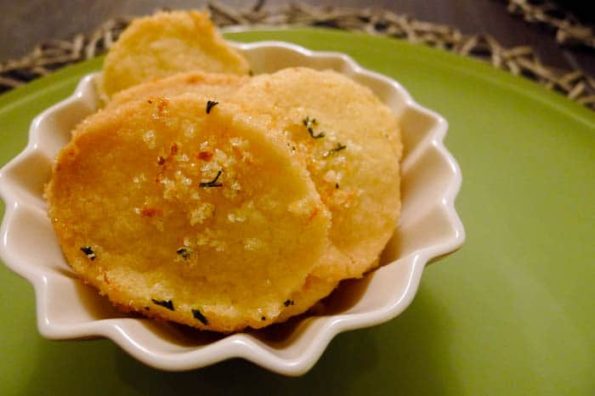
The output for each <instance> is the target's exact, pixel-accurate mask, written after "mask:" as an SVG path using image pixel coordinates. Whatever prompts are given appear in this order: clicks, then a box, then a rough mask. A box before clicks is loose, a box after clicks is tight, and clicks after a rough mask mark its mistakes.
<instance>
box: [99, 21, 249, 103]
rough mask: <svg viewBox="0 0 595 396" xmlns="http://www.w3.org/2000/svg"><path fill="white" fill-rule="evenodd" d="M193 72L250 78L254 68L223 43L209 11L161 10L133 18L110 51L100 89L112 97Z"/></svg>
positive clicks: (104, 66) (104, 65)
mask: <svg viewBox="0 0 595 396" xmlns="http://www.w3.org/2000/svg"><path fill="white" fill-rule="evenodd" d="M191 70H201V71H205V72H211V73H229V74H238V75H247V74H248V73H249V71H250V67H249V65H248V62H247V61H246V60H245V59H244V58H243V57H242V56H241V55H240V54H239V53H238V52H237V51H235V50H234V49H232V48H231V47H229V46H228V45H227V43H225V41H224V40H223V38H222V37H221V36H220V35H219V33H218V32H217V30H216V29H215V27H214V26H213V23H212V22H211V20H210V19H209V16H208V14H207V13H202V12H197V11H175V12H158V13H156V14H155V15H153V16H149V17H144V18H138V19H135V20H133V21H132V23H131V24H130V25H129V26H128V27H127V28H126V30H125V31H124V32H123V33H122V35H121V36H120V38H119V39H118V41H117V42H116V43H115V44H114V46H113V47H112V48H110V50H109V52H108V54H107V56H106V58H105V62H104V64H103V75H102V82H101V88H102V90H103V92H104V94H106V95H107V96H108V97H111V96H112V95H114V94H115V93H116V92H118V91H121V90H123V89H126V88H128V87H131V86H133V85H136V84H140V83H142V82H145V81H147V80H150V79H153V78H160V77H166V76H170V75H172V74H175V73H179V72H185V71H191Z"/></svg>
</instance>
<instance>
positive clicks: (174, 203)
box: [46, 95, 330, 332]
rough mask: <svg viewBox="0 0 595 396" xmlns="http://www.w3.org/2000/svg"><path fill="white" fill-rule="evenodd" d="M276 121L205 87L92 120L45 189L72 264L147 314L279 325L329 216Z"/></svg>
mask: <svg viewBox="0 0 595 396" xmlns="http://www.w3.org/2000/svg"><path fill="white" fill-rule="evenodd" d="M265 125H268V121H267V120H266V119H261V118H259V117H258V116H247V115H245V113H243V112H242V111H241V110H240V109H239V108H237V107H236V106H234V105H232V104H227V103H221V104H218V105H215V106H213V105H212V103H211V104H209V103H207V102H206V101H205V100H204V99H200V98H197V97H196V96H194V95H182V96H178V97H175V98H171V99H169V100H167V99H163V98H162V99H158V100H151V101H136V102H131V103H127V104H124V105H122V106H119V107H117V108H115V109H112V110H109V109H108V110H104V111H101V112H99V113H97V114H95V115H94V116H91V117H90V118H89V119H88V120H87V121H85V122H84V123H82V124H81V125H79V127H78V128H77V130H76V132H75V133H74V134H73V136H74V137H73V140H72V141H71V142H70V143H69V144H68V145H67V146H66V147H65V148H64V149H63V150H62V151H61V152H60V154H59V156H58V159H57V163H56V165H55V168H54V171H53V175H52V179H51V181H50V183H49V184H48V186H47V188H46V197H47V200H48V204H49V214H50V218H51V220H52V223H53V225H54V228H55V230H56V232H57V235H58V237H59V241H60V244H61V246H62V250H63V252H64V254H65V256H66V259H67V261H68V262H69V264H70V265H71V266H72V267H73V269H74V270H75V271H76V272H77V273H78V274H79V276H80V277H81V278H82V279H83V280H84V281H86V282H87V283H89V284H91V285H93V286H95V287H96V288H98V289H99V290H100V292H101V293H102V294H106V295H107V296H108V297H109V299H110V300H111V301H112V302H113V303H115V304H116V305H118V306H120V307H121V308H123V309H126V310H132V311H138V312H141V313H143V314H144V315H147V316H151V317H156V318H163V319H167V320H172V321H175V322H178V323H183V324H187V325H190V326H194V327H197V328H200V329H209V330H215V331H223V332H228V331H236V330H240V329H243V328H245V327H248V326H249V327H253V328H259V327H264V326H266V325H268V324H270V323H272V322H274V321H276V319H277V318H278V317H279V315H280V314H281V312H282V311H283V310H284V309H285V308H286V305H288V304H289V303H288V300H290V299H292V298H293V296H295V293H296V292H298V291H299V290H301V289H302V288H303V286H304V284H305V282H306V277H307V276H308V274H309V273H310V272H311V270H312V268H313V266H314V264H315V263H316V262H318V261H319V259H320V256H321V254H322V252H323V249H324V247H325V246H326V244H327V243H328V228H329V226H330V220H329V214H328V212H327V210H326V208H325V207H324V205H323V204H322V202H321V200H320V197H319V195H318V193H317V192H316V189H315V186H314V185H313V183H312V181H311V179H310V177H309V174H308V172H307V171H306V169H305V168H304V167H303V166H302V165H301V163H300V162H299V161H298V160H297V159H296V158H295V154H293V153H292V152H291V150H290V148H289V147H288V144H287V143H286V141H285V140H284V138H283V137H282V136H278V135H276V134H274V133H273V132H271V131H266V130H265V129H264V126H265Z"/></svg>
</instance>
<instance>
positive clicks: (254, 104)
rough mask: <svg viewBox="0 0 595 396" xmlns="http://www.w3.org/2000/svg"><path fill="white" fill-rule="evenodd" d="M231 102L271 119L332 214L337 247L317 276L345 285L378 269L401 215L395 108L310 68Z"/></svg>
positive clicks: (264, 82)
mask: <svg viewBox="0 0 595 396" xmlns="http://www.w3.org/2000/svg"><path fill="white" fill-rule="evenodd" d="M230 100H233V101H235V102H237V103H239V104H240V105H241V106H242V107H243V108H244V109H245V110H246V111H248V112H251V113H266V114H269V115H271V117H272V124H273V125H274V127H275V128H277V129H281V130H283V131H285V133H286V135H287V136H288V138H289V139H290V140H291V141H292V142H293V143H292V149H293V150H295V152H296V153H298V155H301V156H302V158H303V161H304V162H305V163H306V164H307V168H308V170H309V171H310V173H311V175H312V179H313V180H314V183H315V185H316V188H317V190H318V192H319V193H320V196H321V198H322V200H323V202H324V203H325V205H326V206H327V207H328V208H329V210H330V211H331V214H332V226H331V231H330V240H331V242H332V246H331V249H330V250H327V252H326V255H327V256H328V259H327V260H323V261H322V262H321V265H319V266H317V268H316V270H315V274H316V275H317V276H319V277H322V278H324V277H326V278H327V279H331V280H332V279H334V280H340V279H344V278H351V277H360V276H362V274H363V273H365V272H366V271H368V270H370V269H371V268H373V267H375V266H376V265H377V258H378V256H379V254H380V253H381V251H382V249H383V248H384V246H385V245H386V243H387V241H388V240H389V238H390V237H391V235H392V234H393V232H394V229H395V227H396V224H397V218H398V214H399V209H400V193H399V180H400V179H399V160H400V156H401V141H400V130H399V124H398V120H397V118H396V116H395V115H394V114H393V113H392V112H391V110H390V109H389V108H388V107H387V106H385V105H384V104H382V103H381V102H380V100H379V99H378V98H377V97H376V96H375V95H374V94H373V93H372V91H370V90H369V89H368V88H366V87H364V86H361V85H359V84H357V83H355V82H354V81H352V80H350V79H349V78H347V77H345V76H342V75H340V74H338V73H336V72H333V71H316V70H312V69H306V68H290V69H284V70H281V71H279V72H276V73H274V74H270V75H259V76H256V77H253V78H252V79H251V80H250V81H249V82H247V83H246V84H244V85H243V86H242V87H240V88H239V89H238V90H237V91H236V92H235V94H234V95H232V96H231V98H230Z"/></svg>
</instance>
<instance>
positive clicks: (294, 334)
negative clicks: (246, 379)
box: [0, 42, 465, 375]
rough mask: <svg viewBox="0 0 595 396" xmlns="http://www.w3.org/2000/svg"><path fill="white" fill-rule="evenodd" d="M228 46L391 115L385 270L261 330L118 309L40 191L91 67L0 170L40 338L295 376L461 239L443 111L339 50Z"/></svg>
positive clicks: (92, 103)
mask: <svg viewBox="0 0 595 396" xmlns="http://www.w3.org/2000/svg"><path fill="white" fill-rule="evenodd" d="M234 46H235V47H236V48H237V49H238V50H240V51H241V52H242V53H243V54H244V55H245V56H246V57H247V58H248V60H249V62H250V64H251V65H252V68H253V70H254V71H255V72H256V73H263V72H273V71H276V70H279V69H282V68H284V67H289V66H307V67H311V68H314V69H333V70H336V71H338V72H341V73H343V74H345V75H347V76H349V77H350V78H352V79H354V80H355V81H357V82H359V83H361V84H363V85H366V86H368V87H369V88H371V89H372V90H373V91H374V92H375V93H376V95H378V97H380V99H381V100H382V101H383V102H385V103H386V104H387V105H389V106H390V107H391V108H392V109H393V110H394V111H395V113H397V114H398V115H399V116H400V117H401V120H402V129H403V140H404V146H405V151H404V158H403V162H402V180H403V185H402V194H403V196H402V199H403V206H402V215H401V219H400V221H399V225H398V226H397V227H396V231H395V235H394V237H393V238H392V240H391V241H390V242H389V244H388V246H387V247H386V249H385V251H384V253H383V255H382V264H383V265H382V266H381V267H380V268H379V269H378V270H376V271H374V272H372V273H370V274H368V275H367V276H366V277H364V278H363V279H360V280H354V281H346V282H343V284H342V285H341V286H340V288H339V289H338V290H337V291H336V292H335V293H334V294H333V295H332V296H331V297H330V298H329V299H328V302H327V304H326V308H325V309H324V310H322V311H320V312H317V313H315V314H312V315H309V316H304V317H300V318H296V319H293V320H291V321H290V322H288V323H286V324H283V325H277V326H273V327H272V328H269V329H265V330H261V331H252V332H246V333H238V334H233V335H227V336H220V335H213V334H209V333H199V332H195V331H191V330H189V329H185V328H183V327H180V326H176V325H172V324H167V323H159V322H154V321H151V320H148V319H144V318H140V317H131V316H126V315H123V314H121V313H119V312H117V311H116V310H114V309H113V308H112V307H111V305H110V304H109V302H107V300H106V299H104V298H102V297H100V296H99V295H98V294H97V293H96V291H95V290H93V289H91V288H88V287H86V286H84V285H83V284H82V283H81V282H80V281H79V280H78V279H76V276H75V275H74V273H73V272H72V271H71V270H70V268H69V266H68V265H67V264H66V262H65V260H64V258H63V256H62V254H61V251H60V248H59V245H58V243H57V240H56V237H55V235H54V232H53V230H52V227H51V224H50V221H49V219H48V218H47V215H46V206H45V202H44V200H43V197H42V192H43V186H44V184H45V183H46V182H47V180H48V177H49V175H50V172H51V164H52V161H53V158H54V157H55V156H56V154H57V152H58V151H59V150H60V148H61V147H62V146H64V145H65V144H66V143H67V141H68V140H69V137H70V131H71V129H72V128H73V127H74V126H75V125H76V124H77V123H78V122H79V121H81V120H82V119H83V118H84V117H86V116H87V115H89V114H91V113H92V112H94V111H95V109H96V105H97V100H98V98H97V93H96V92H95V89H94V79H96V78H97V74H92V75H88V76H87V77H85V78H83V79H82V81H81V82H80V83H79V85H78V87H77V89H76V91H75V92H74V94H73V95H72V96H71V97H69V98H68V99H66V100H64V101H62V102H60V103H58V104H56V105H54V106H52V107H51V108H49V109H47V110H46V111H44V112H43V113H41V114H40V115H39V116H38V117H36V118H35V120H34V121H33V123H32V125H31V130H30V136H29V144H28V145H27V147H26V149H25V150H24V151H23V152H22V153H21V154H19V155H18V156H17V157H16V158H14V159H13V160H12V161H10V162H9V163H8V164H7V165H6V166H5V167H4V168H3V169H2V170H1V171H0V196H1V197H2V198H3V200H4V201H5V203H6V213H5V216H4V219H3V223H2V227H1V229H0V241H1V242H0V256H1V258H2V260H3V261H4V262H5V263H6V265H7V266H8V267H9V268H10V269H12V270H13V271H14V272H16V273H18V274H19V275H21V276H23V277H24V278H26V279H27V280H29V281H30V282H31V283H32V285H33V286H34V288H35V293H36V301H37V319H38V327H39V331H40V332H41V334H42V335H43V336H45V337H47V338H50V339H74V338H86V337H106V338H109V339H111V340H113V341H114V342H115V343H116V344H118V345H119V346H120V347H122V348H123V349H124V350H125V351H127V352H128V353H129V354H130V355H132V356H134V357H135V358H137V359H138V360H140V361H142V362H144V363H146V364H148V365H150V366H153V367H156V368H160V369H165V370H189V369H195V368H199V367H204V366H207V365H210V364H213V363H216V362H219V361H222V360H225V359H229V358H243V359H246V360H249V361H252V362H254V363H256V364H258V365H260V366H262V367H265V368H267V369H269V370H272V371H275V372H278V373H282V374H286V375H300V374H303V373H305V372H306V371H307V370H308V369H309V368H311V367H312V366H313V365H314V363H315V362H316V361H317V360H318V358H319V357H320V355H321V354H322V353H323V351H324V350H325V348H326V346H327V345H328V343H329V342H330V341H331V339H332V338H333V337H334V336H335V335H336V334H338V333H340V332H343V331H347V330H352V329H357V328H363V327H368V326H373V325H375V324H379V323H382V322H385V321H388V320H390V319H392V318H394V317H396V316H397V315H399V314H400V313H401V312H402V311H403V310H404V309H405V308H406V307H407V306H408V305H409V304H410V303H411V301H412V299H413V297H414V295H415V293H416V291H417V288H418V285H419V281H420V278H421V274H422V272H423V270H424V267H425V266H426V264H427V263H428V262H429V261H430V260H432V259H435V258H438V257H441V256H443V255H446V254H448V253H451V252H453V251H454V250H456V249H457V248H459V247H460V246H461V244H462V243H463V241H464V238H465V236H464V229H463V226H462V224H461V221H460V219H459V217H458V215H457V213H456V211H455V208H454V200H455V197H456V195H457V193H458V191H459V187H460V185H461V173H460V170H459V168H458V165H457V163H456V162H455V160H454V159H453V157H452V156H451V155H450V154H449V152H448V151H447V150H446V148H445V147H444V144H443V138H444V136H445V134H446V130H447V123H446V121H445V120H444V119H443V118H442V117H441V116H439V115H438V114H436V113H434V112H432V111H430V110H427V109H425V108H423V107H421V106H420V105H418V104H417V103H415V102H414V101H413V99H412V98H411V97H410V95H409V94H408V93H407V91H406V90H405V89H404V88H403V87H402V86H401V85H399V84H398V83H397V82H395V81H394V80H391V79H389V78H387V77H385V76H382V75H380V74H377V73H374V72H371V71H368V70H365V69H363V68H362V67H360V66H359V65H357V64H356V63H355V62H354V61H353V60H352V59H351V58H349V57H348V56H346V55H342V54H339V53H328V52H313V51H309V50H307V49H304V48H302V47H298V46H296V45H290V44H286V43H281V42H260V43H255V44H234Z"/></svg>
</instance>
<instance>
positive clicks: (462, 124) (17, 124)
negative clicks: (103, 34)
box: [0, 29, 595, 396]
mask: <svg viewBox="0 0 595 396" xmlns="http://www.w3.org/2000/svg"><path fill="white" fill-rule="evenodd" d="M227 37H228V38H231V39H234V40H238V41H257V40H283V41H290V42H294V43H297V44H300V45H303V46H306V47H309V48H311V49H315V50H331V51H341V52H345V53H347V54H349V55H351V56H352V57H353V58H355V59H356V60H357V61H358V62H360V63H361V64H362V65H363V66H364V67H367V68H370V69H372V70H376V71H378V72H380V73H384V74H386V75H389V76H391V77H394V78H395V79H397V80H398V81H400V82H401V83H402V84H403V85H404V86H405V87H406V88H407V89H408V90H409V91H410V93H411V94H412V95H413V97H414V98H415V99H416V100H417V101H418V102H420V103H421V104H422V105H424V106H427V107H429V108H431V109H434V110H436V111H438V112H439V113H441V114H442V115H444V116H445V117H446V118H447V119H448V121H449V123H450V130H449V134H448V138H447V140H446V143H447V146H448V147H449V148H450V149H451V151H452V152H453V154H454V156H455V157H456V158H457V160H458V161H459V164H460V165H461V168H462V170H463V177H464V181H463V189H462V191H461V194H460V199H459V200H458V208H459V212H460V214H461V216H462V218H463V222H464V223H465V227H466V230H467V242H466V244H465V246H464V247H463V249H462V250H461V251H459V252H458V253H456V254H455V255H453V256H450V257H448V258H447V259H445V260H442V261H440V262H438V263H436V264H433V265H431V266H430V267H429V268H428V269H427V271H426V272H425V273H424V277H423V280H422V284H421V288H420V290H419V293H418V295H417V297H416V299H415V301H414V302H413V304H412V305H411V307H410V308H409V309H408V310H407V311H406V312H405V313H404V314H402V315H401V316H399V317H398V318H396V319H394V320H392V321H390V322H389V323H386V324H384V325H381V326H376V327H373V328H370V329H365V330H359V331H353V332H349V333H346V334H342V335H340V336H338V337H337V338H336V339H335V340H334V341H333V342H332V343H331V345H330V346H329V348H328V350H327V351H326V352H325V353H324V355H323V356H322V358H321V359H320V361H319V362H318V364H317V365H316V366H315V367H314V368H313V369H312V371H310V372H309V373H308V374H306V375H305V376H303V377H300V378H285V377H281V376H279V375H276V374H272V373H269V372H267V371H265V370H263V369H260V368H258V367H256V366H254V365H251V364H249V363H246V362H244V361H240V360H232V361H227V362H224V363H220V364H218V365H216V366H212V367H209V368H206V369H202V370H197V371H192V372H186V373H167V372H160V371H157V370H154V369H151V368H148V367H145V366H143V365H142V364H141V363H138V362H137V361H135V360H134V359H132V358H131V357H129V356H128V355H126V354H125V353H124V352H122V351H120V350H119V349H118V347H116V346H115V345H114V344H113V343H112V342H110V341H107V340H93V341H67V342H57V341H47V340H45V339H42V338H41V337H40V336H39V335H38V333H37V328H36V322H35V304H34V296H33V292H32V288H31V287H30V286H29V285H28V283H27V282H25V281H24V280H22V279H20V278H19V277H17V276H16V275H14V274H13V273H11V272H10V271H9V270H8V269H6V268H5V267H3V266H2V267H0V301H1V304H2V309H1V310H0V319H1V322H0V323H1V327H0V329H1V330H0V332H1V333H0V334H1V337H0V356H1V359H0V394H1V395H13V394H15V395H16V394H18V395H31V394H40V395H41V394H43V395H49V394H85V395H93V394H98V395H99V394H101V395H105V394H110V395H119V394H122V395H130V394H143V395H151V394H165V393H167V392H168V391H175V392H176V393H180V394H186V393H188V394H190V393H192V394H210V393H215V394H219V393H220V394H236V393H242V394H259V395H263V394H276V393H282V394H289V395H293V394H296V395H304V394H312V393H320V394H374V395H376V394H390V395H400V394H403V395H425V394H427V395H457V396H460V395H536V394H537V395H594V394H595V374H594V371H593V370H594V369H595V286H594V285H595V266H594V264H595V262H594V259H595V243H593V240H594V230H593V225H594V224H595V194H594V191H595V180H594V176H595V113H592V112H590V111H588V110H586V109H583V108H581V107H579V106H578V105H576V104H574V103H572V102H570V101H568V100H566V99H565V98H563V97H561V96H559V95H557V94H554V93H551V92H548V91H546V90H545V89H543V88H541V87H539V86H537V85H535V84H533V83H531V82H528V81H526V80H523V79H521V78H515V77H512V76H509V75H507V74H505V73H503V72H499V71H496V70H494V69H492V68H491V67H490V66H488V65H485V64H483V63H480V62H477V61H474V60H470V59H467V58H462V57H458V56H455V55H451V54H448V53H445V52H443V51H439V50H433V49H428V48H425V47H420V46H416V45H410V44H407V43H404V42H400V41H396V40H389V39H383V38H377V37H371V36H365V35H356V34H351V33H342V32H334V31H325V30H312V29H307V30H275V31H252V32H245V33H234V34H229V35H227ZM100 63H101V62H100V60H92V61H89V62H85V63H82V64H79V65H76V66H73V67H69V68H66V69H64V70H61V71H59V72H57V73H55V74H53V75H51V76H49V77H46V78H43V79H41V80H38V81H35V82H33V83H31V84H29V85H27V86H25V87H23V88H20V89H17V90H15V91H13V92H10V93H8V94H6V95H3V96H0V147H1V148H0V164H4V163H6V162H7V161H8V160H9V159H10V158H12V157H13V156H14V155H16V154H17V153H18V152H19V151H20V150H21V149H22V148H23V147H24V146H25V143H26V140H27V130H28V127H29V124H30V122H31V120H32V118H33V117H34V116H35V115H36V114H37V113H39V112H40V111H41V110H43V109H45V108H46V107H48V106H50V105H51V104H53V103H55V102H57V101H59V100H61V99H63V98H65V97H66V96H68V95H69V94H70V93H71V92H72V90H73V89H74V87H75V84H76V83H77V81H78V80H79V79H80V78H81V76H83V75H84V74H86V73H88V72H90V71H94V70H97V69H98V68H99V67H100Z"/></svg>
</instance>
